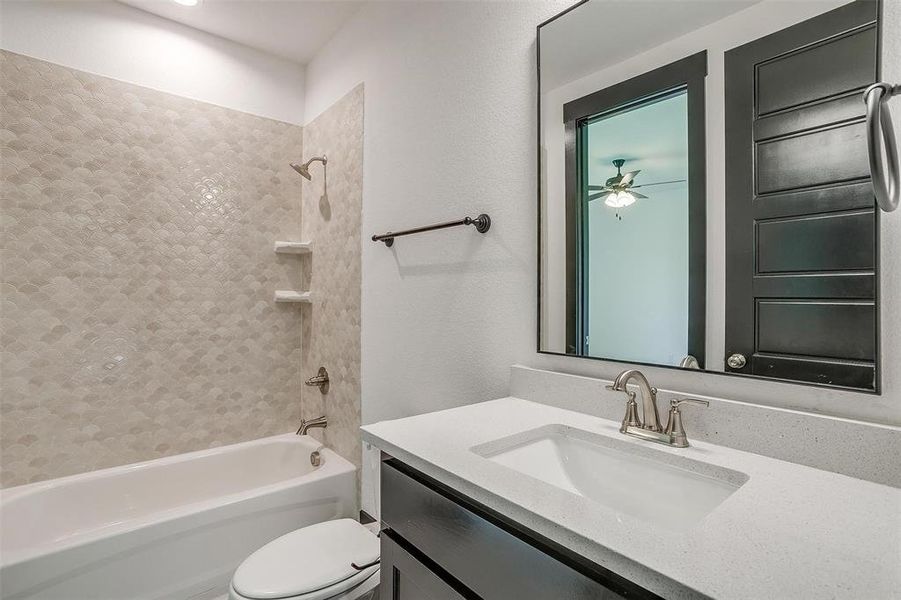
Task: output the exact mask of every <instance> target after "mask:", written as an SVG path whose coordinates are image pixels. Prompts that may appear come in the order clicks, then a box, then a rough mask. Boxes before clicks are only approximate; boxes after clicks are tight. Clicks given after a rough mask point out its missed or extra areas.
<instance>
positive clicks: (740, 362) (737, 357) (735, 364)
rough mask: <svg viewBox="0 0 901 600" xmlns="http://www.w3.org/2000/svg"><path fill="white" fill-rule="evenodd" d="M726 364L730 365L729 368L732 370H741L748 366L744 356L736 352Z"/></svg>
mask: <svg viewBox="0 0 901 600" xmlns="http://www.w3.org/2000/svg"><path fill="white" fill-rule="evenodd" d="M726 364H727V365H729V367H730V368H732V369H741V368H743V367H744V366H745V365H746V364H748V360H747V359H746V358H745V355H744V354H739V353H737V352H736V353H735V354H733V355H732V356H730V357H729V358H727V359H726Z"/></svg>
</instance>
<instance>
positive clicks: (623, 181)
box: [588, 158, 685, 208]
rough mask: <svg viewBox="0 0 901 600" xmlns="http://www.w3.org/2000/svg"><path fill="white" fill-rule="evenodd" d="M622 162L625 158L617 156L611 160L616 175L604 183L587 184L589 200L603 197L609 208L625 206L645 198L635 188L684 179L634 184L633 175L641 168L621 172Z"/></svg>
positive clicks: (623, 162)
mask: <svg viewBox="0 0 901 600" xmlns="http://www.w3.org/2000/svg"><path fill="white" fill-rule="evenodd" d="M624 164H626V161H625V159H622V158H617V159H616V160H614V161H613V166H614V167H616V175H614V176H613V177H611V178H610V179H608V180H607V181H606V183H604V185H589V186H588V201H589V202H590V201H592V200H597V199H598V198H604V204H606V205H607V206H609V207H611V208H625V207H626V206H629V205H630V204H634V202H635V201H636V200H638V199H639V198H647V196H645V195H644V194H639V193H638V192H636V191H634V190H635V189H637V188H640V187H649V186H652V185H663V184H665V183H681V182H683V181H685V180H684V179H674V180H672V181H657V182H655V183H643V184H641V185H634V182H635V176H636V175H638V174H639V173H641V170H640V169H639V170H637V171H629V172H628V173H623V172H622V167H623V165H624Z"/></svg>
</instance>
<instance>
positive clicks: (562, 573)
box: [380, 459, 657, 600]
mask: <svg viewBox="0 0 901 600" xmlns="http://www.w3.org/2000/svg"><path fill="white" fill-rule="evenodd" d="M381 490H382V491H381V493H382V527H383V529H382V566H381V578H382V579H381V581H382V583H381V592H380V593H381V596H380V597H381V598H382V600H458V599H484V600H542V599H548V600H552V599H553V600H557V599H564V598H565V599H569V600H579V599H583V598H584V599H592V600H595V599H597V600H608V599H609V600H613V599H621V598H629V599H632V598H657V596H656V595H654V594H652V593H650V592H648V591H647V590H644V589H642V588H640V587H639V586H637V585H635V584H634V583H631V582H629V581H627V580H626V579H624V578H622V577H620V576H618V575H616V574H615V573H612V572H611V571H609V570H607V569H605V568H603V567H602V566H600V565H597V564H594V563H592V562H590V561H588V560H586V559H585V558H583V557H580V556H578V555H576V554H575V553H573V552H571V551H569V550H567V549H566V548H563V547H561V546H559V545H558V544H555V543H554V542H552V541H550V540H547V539H545V538H543V537H541V536H539V535H538V534H536V533H534V532H532V531H529V530H527V529H525V528H523V527H522V526H521V525H518V524H517V523H515V522H513V521H511V520H510V519H508V518H506V517H504V516H503V515H501V514H499V513H497V512H495V511H492V510H491V509H489V508H487V507H485V506H483V505H480V504H479V503H477V502H475V501H473V500H471V499H469V498H467V497H465V496H462V495H461V494H459V493H457V492H455V491H454V490H451V489H449V488H448V487H447V486H444V485H443V484H441V483H439V482H437V481H435V480H434V479H432V478H430V477H428V476H426V475H423V474H422V473H420V472H418V471H416V470H414V469H412V468H410V467H409V466H407V465H405V464H403V463H401V462H399V461H397V460H396V459H389V460H386V461H384V462H383V463H382V469H381Z"/></svg>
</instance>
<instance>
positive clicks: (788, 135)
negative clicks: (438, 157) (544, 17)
mask: <svg viewBox="0 0 901 600" xmlns="http://www.w3.org/2000/svg"><path fill="white" fill-rule="evenodd" d="M797 4H798V5H795V4H792V3H786V6H785V7H784V8H785V10H780V11H773V10H772V7H770V6H768V5H765V3H760V2H756V1H744V2H742V1H739V2H729V3H708V2H699V1H695V0H677V1H675V2H646V3H645V2H642V3H609V2H601V1H600V0H588V1H586V2H581V3H579V4H577V5H575V6H574V7H572V8H570V9H569V10H567V11H565V12H563V13H561V14H560V15H558V16H557V17H555V18H553V19H551V20H549V21H547V22H546V23H543V24H542V25H540V26H539V28H538V49H539V90H540V92H539V107H538V110H539V132H538V133H539V324H538V325H539V327H538V351H539V352H542V353H550V354H562V355H568V356H577V357H583V358H589V359H599V360H607V361H614V362H623V363H630V364H638V365H654V366H665V367H673V368H694V369H702V370H704V371H707V372H712V373H721V374H722V373H727V374H734V375H742V376H752V377H768V378H773V379H779V380H786V381H792V382H798V383H805V384H814V385H824V386H833V387H842V388H848V389H854V390H858V391H866V392H876V393H878V391H879V369H878V364H879V356H878V322H877V318H876V316H877V314H878V296H877V289H876V287H877V286H876V282H877V281H878V260H877V256H878V236H877V231H878V227H877V225H878V214H877V213H878V211H877V210H876V209H875V201H874V200H875V199H874V196H873V192H872V185H871V183H870V174H869V170H868V163H867V154H866V152H867V151H866V145H865V138H864V120H865V105H864V103H863V102H862V100H861V94H862V92H863V90H864V89H866V88H867V87H868V86H869V85H870V84H872V83H874V82H875V81H878V79H879V64H878V62H879V61H878V55H879V52H878V50H879V47H878V43H879V5H878V3H877V2H875V1H871V0H856V1H854V2H827V1H819V0H812V1H811V2H805V3H797ZM651 15H653V18H650V16H651ZM612 17H615V18H616V21H617V23H618V27H617V28H613V29H611V28H609V27H607V28H605V27H604V23H609V20H610V19H611V18H612ZM664 24H665V27H664V26H663V25H664ZM639 25H640V26H641V28H642V36H638V37H636V36H631V35H629V32H630V31H635V30H636V27H638V26H639ZM598 28H600V29H603V30H604V31H606V32H607V33H606V34H605V35H603V36H599V35H597V31H598Z"/></svg>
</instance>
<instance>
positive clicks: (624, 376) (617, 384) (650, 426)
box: [607, 369, 710, 448]
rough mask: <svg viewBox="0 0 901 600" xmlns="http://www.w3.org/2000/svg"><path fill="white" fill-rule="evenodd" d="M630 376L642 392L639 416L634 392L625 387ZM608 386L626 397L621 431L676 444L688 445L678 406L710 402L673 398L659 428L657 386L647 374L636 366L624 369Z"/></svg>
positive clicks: (678, 445) (634, 435)
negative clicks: (652, 385)
mask: <svg viewBox="0 0 901 600" xmlns="http://www.w3.org/2000/svg"><path fill="white" fill-rule="evenodd" d="M633 379H634V380H635V383H637V384H638V389H639V391H640V392H641V418H639V417H638V405H637V404H636V402H635V392H633V391H631V390H629V389H628V388H627V387H626V386H627V385H628V384H629V382H630V381H632V380H633ZM607 389H608V390H613V391H616V392H623V393H625V394H626V397H627V398H628V399H629V400H628V402H626V415H625V417H623V424H622V426H621V427H620V428H619V432H620V433H622V434H625V435H631V436H633V437H637V438H641V439H643V440H648V441H651V442H657V443H658V444H666V445H667V446H675V447H677V448H687V447H688V438H687V437H686V436H685V429H684V428H683V427H682V413H681V411H680V409H679V407H680V406H681V405H682V404H686V403H690V404H700V405H703V406H710V403H709V402H707V401H706V400H696V399H694V398H684V399H682V400H672V401H670V411H669V418H668V419H667V422H666V428H661V427H660V416H659V415H658V414H657V388H654V387H651V384H650V383H649V382H648V378H647V377H645V376H644V374H643V373H642V372H641V371H639V370H637V369H630V370H628V371H623V372H622V373H620V374H619V375H617V376H616V379H615V380H614V381H613V384H612V385H608V386H607Z"/></svg>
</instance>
